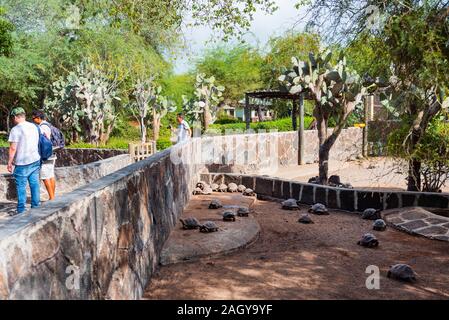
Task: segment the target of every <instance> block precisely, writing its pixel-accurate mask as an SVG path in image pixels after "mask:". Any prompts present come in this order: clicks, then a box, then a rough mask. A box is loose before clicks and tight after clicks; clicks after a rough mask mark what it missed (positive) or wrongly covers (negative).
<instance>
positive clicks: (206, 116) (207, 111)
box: [203, 99, 212, 131]
mask: <svg viewBox="0 0 449 320" xmlns="http://www.w3.org/2000/svg"><path fill="white" fill-rule="evenodd" d="M203 120H204V123H203V126H204V131H206V130H207V129H209V124H210V123H211V122H212V115H211V114H210V108H209V101H208V100H207V99H206V101H205V106H204V112H203Z"/></svg>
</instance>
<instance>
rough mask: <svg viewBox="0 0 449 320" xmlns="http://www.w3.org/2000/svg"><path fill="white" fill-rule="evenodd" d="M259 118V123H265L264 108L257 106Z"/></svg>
mask: <svg viewBox="0 0 449 320" xmlns="http://www.w3.org/2000/svg"><path fill="white" fill-rule="evenodd" d="M257 116H258V117H259V122H262V121H263V117H262V108H261V107H260V106H257Z"/></svg>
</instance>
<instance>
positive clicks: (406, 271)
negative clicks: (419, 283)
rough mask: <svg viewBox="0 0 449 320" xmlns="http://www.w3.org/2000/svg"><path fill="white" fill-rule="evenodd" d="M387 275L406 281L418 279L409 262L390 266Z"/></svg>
mask: <svg viewBox="0 0 449 320" xmlns="http://www.w3.org/2000/svg"><path fill="white" fill-rule="evenodd" d="M387 277H388V278H393V279H396V280H401V281H406V282H413V281H416V273H415V271H413V269H412V267H410V266H409V265H408V264H395V265H394V266H390V270H388V273H387Z"/></svg>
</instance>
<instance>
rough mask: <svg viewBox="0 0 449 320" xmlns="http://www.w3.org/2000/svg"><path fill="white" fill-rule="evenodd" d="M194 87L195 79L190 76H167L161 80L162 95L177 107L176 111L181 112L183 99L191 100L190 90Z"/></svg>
mask: <svg viewBox="0 0 449 320" xmlns="http://www.w3.org/2000/svg"><path fill="white" fill-rule="evenodd" d="M194 85H195V77H194V76H193V75H190V74H181V75H174V74H167V75H166V76H165V77H163V78H162V79H161V86H162V94H163V95H164V96H166V97H169V98H170V99H171V100H172V101H173V103H174V104H175V105H176V106H177V111H181V110H182V105H183V99H182V97H183V96H185V97H186V99H191V98H193V92H192V88H193V87H194Z"/></svg>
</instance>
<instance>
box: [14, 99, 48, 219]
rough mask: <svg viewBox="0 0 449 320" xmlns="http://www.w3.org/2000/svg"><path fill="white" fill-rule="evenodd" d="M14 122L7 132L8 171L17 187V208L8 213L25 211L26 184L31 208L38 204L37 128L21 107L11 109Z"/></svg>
mask: <svg viewBox="0 0 449 320" xmlns="http://www.w3.org/2000/svg"><path fill="white" fill-rule="evenodd" d="M11 117H13V120H14V123H15V124H16V125H15V126H14V127H13V128H12V129H11V132H10V134H9V139H8V142H9V159H8V171H9V172H10V173H13V175H14V178H15V180H16V188H17V210H16V211H13V212H10V215H16V214H20V213H23V212H25V211H26V208H25V203H26V199H27V193H26V186H27V183H29V185H30V190H31V208H36V207H39V205H40V182H39V170H40V167H41V157H40V155H39V130H38V128H37V127H36V125H34V124H32V123H31V122H28V121H26V119H25V110H24V109H23V108H20V107H19V108H14V109H13V110H12V111H11Z"/></svg>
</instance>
